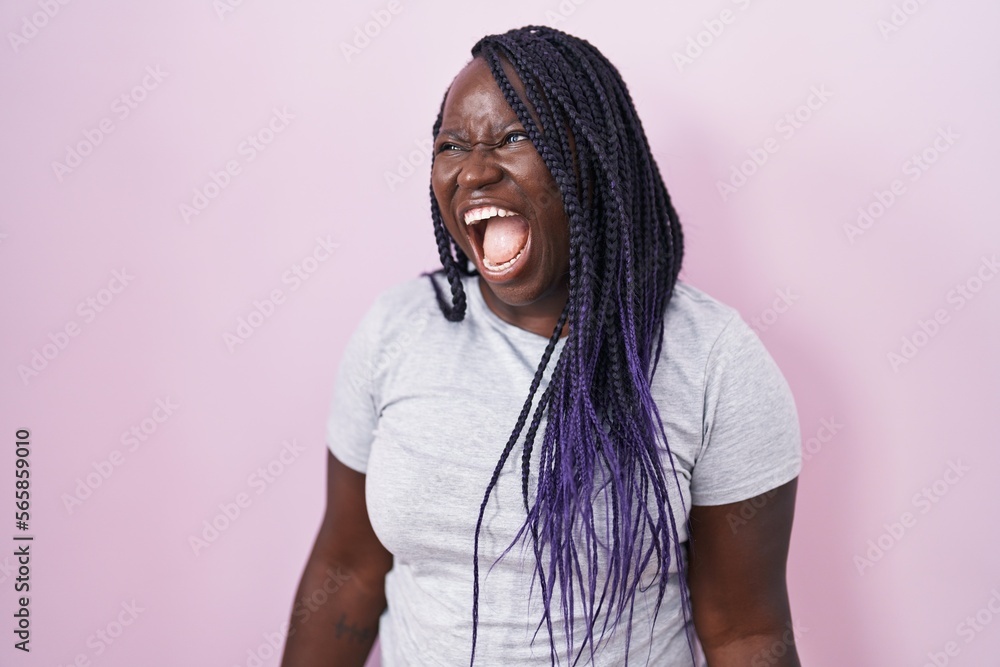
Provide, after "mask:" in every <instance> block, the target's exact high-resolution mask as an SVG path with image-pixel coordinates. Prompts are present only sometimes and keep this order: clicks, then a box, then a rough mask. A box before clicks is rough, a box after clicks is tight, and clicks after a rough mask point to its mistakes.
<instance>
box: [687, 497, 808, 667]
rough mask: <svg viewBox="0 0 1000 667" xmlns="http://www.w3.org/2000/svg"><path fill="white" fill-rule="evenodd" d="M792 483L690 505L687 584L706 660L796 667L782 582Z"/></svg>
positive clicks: (737, 666)
mask: <svg viewBox="0 0 1000 667" xmlns="http://www.w3.org/2000/svg"><path fill="white" fill-rule="evenodd" d="M797 483H798V478H795V479H793V480H791V481H790V482H787V483H786V484H783V485H781V486H779V487H778V488H776V489H773V490H771V491H768V492H767V493H763V494H761V495H759V496H757V497H756V498H751V499H748V500H744V501H741V502H736V503H729V504H726V505H715V506H699V505H695V506H692V508H691V531H690V532H691V537H690V561H689V569H688V583H689V585H690V591H691V606H692V610H693V612H694V625H695V630H696V631H697V633H698V638H699V640H700V641H701V644H702V648H704V650H705V657H706V659H707V660H708V664H709V666H710V667H747V666H748V665H749V667H765V666H768V667H799V658H798V654H797V652H796V650H795V637H794V634H793V632H792V616H791V611H790V609H789V604H788V590H787V588H786V585H785V563H786V560H787V558H788V543H789V539H790V537H791V530H792V516H793V514H794V509H795V491H796V486H797Z"/></svg>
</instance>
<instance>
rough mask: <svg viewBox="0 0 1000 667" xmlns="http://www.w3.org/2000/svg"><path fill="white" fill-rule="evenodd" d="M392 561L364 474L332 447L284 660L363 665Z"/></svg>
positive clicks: (302, 666) (295, 666)
mask: <svg viewBox="0 0 1000 667" xmlns="http://www.w3.org/2000/svg"><path fill="white" fill-rule="evenodd" d="M391 567H392V554H391V553H389V552H388V551H387V550H386V549H385V547H384V546H382V543H381V542H379V540H378V538H377V537H376V536H375V533H374V532H373V531H372V527H371V523H369V520H368V510H367V508H366V506H365V475H364V474H362V473H359V472H356V471H354V470H352V469H350V468H348V467H347V466H345V465H344V464H343V463H341V462H340V461H338V460H337V459H336V458H335V457H334V456H333V454H332V453H331V452H329V451H328V452H327V484H326V514H325V515H324V517H323V522H322V524H321V525H320V529H319V534H318V535H317V536H316V541H315V543H314V545H313V549H312V553H311V554H310V555H309V560H308V561H307V562H306V566H305V571H304V572H303V573H302V579H301V581H300V583H299V588H298V591H297V592H296V594H295V606H294V609H293V611H292V620H291V625H290V626H289V630H288V640H287V642H286V644H285V654H284V657H283V658H282V661H281V667H320V666H322V667H362V666H363V665H364V664H365V660H366V659H367V657H368V653H369V652H370V651H371V648H372V645H373V644H374V643H375V637H376V635H377V634H378V620H379V616H380V615H381V614H382V612H383V611H384V610H385V608H386V601H385V575H386V573H387V572H388V571H389V570H390V569H391Z"/></svg>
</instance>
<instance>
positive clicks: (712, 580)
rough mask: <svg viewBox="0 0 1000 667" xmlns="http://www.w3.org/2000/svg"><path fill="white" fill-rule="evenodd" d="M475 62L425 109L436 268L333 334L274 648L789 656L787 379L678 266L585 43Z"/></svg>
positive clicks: (630, 130) (652, 181)
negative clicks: (314, 455)
mask: <svg viewBox="0 0 1000 667" xmlns="http://www.w3.org/2000/svg"><path fill="white" fill-rule="evenodd" d="M472 55H473V59H472V61H471V62H470V63H469V64H468V65H467V66H466V67H465V68H464V69H463V70H462V71H461V72H460V73H459V74H458V76H457V77H456V78H455V79H454V81H453V82H452V84H451V86H450V87H449V89H448V91H447V93H446V95H445V98H444V100H443V102H442V106H441V111H440V113H439V116H438V119H437V122H436V123H435V124H434V130H433V134H434V142H435V143H434V156H433V162H432V167H431V197H430V198H431V213H432V219H433V223H434V232H435V236H436V239H437V244H438V248H439V250H440V255H441V262H442V265H443V268H442V269H440V270H439V271H436V272H434V273H431V274H424V275H423V276H421V277H418V278H414V279H413V280H410V281H408V282H406V283H404V284H402V285H398V286H395V287H393V288H391V289H389V290H387V291H385V292H383V293H382V294H381V295H380V296H379V298H378V299H377V300H376V302H375V304H374V305H373V306H372V307H371V309H370V310H369V311H368V313H367V314H366V316H365V317H364V319H363V321H362V322H361V324H360V325H359V327H358V329H357V330H356V331H355V333H354V335H353V336H352V338H351V340H350V342H349V344H348V346H347V349H346V351H345V355H344V358H343V360H342V362H341V366H340V368H339V370H338V375H337V382H336V389H335V392H334V398H333V403H332V408H331V413H330V418H329V422H328V425H327V438H328V445H329V447H330V452H331V453H330V456H329V467H328V491H327V493H328V495H327V510H326V516H325V518H324V520H323V524H322V526H321V528H320V531H319V535H318V537H317V539H316V543H315V546H314V548H313V551H312V554H311V556H310V558H309V561H308V563H307V565H306V568H305V572H304V574H303V577H302V581H301V584H300V586H299V590H298V594H297V599H298V600H300V604H299V605H297V606H296V611H295V612H294V613H293V617H292V623H291V627H290V631H289V635H290V636H289V640H288V643H287V646H286V652H285V658H284V662H283V664H284V665H285V666H286V667H292V666H293V665H294V666H296V667H306V666H310V665H327V666H329V665H362V664H364V661H365V657H366V656H367V654H368V652H369V649H370V648H371V646H372V644H373V642H374V640H375V638H376V636H378V637H380V639H381V647H382V664H383V665H384V666H385V667H394V666H397V665H461V664H465V663H469V664H480V665H501V664H502V665H516V666H520V665H548V664H556V663H558V664H578V665H582V664H593V665H616V666H617V665H625V664H630V665H691V664H696V665H703V664H705V659H707V664H709V665H711V666H712V667H725V666H728V665H740V666H741V667H742V666H745V665H757V664H760V665H798V664H799V663H798V658H797V656H796V651H795V646H794V637H793V636H792V633H791V615H790V611H789V604H788V596H787V592H786V586H785V562H786V558H787V551H788V543H789V536H790V532H791V525H792V515H793V507H794V499H795V489H796V481H797V475H798V473H799V470H800V467H801V455H800V442H799V430H798V421H797V416H796V412H795V405H794V401H793V398H792V396H791V393H790V391H789V388H788V385H787V383H786V382H785V380H784V378H783V376H782V375H781V372H780V371H779V370H778V368H777V367H776V365H775V364H774V361H773V360H772V359H771V357H770V356H769V355H768V353H767V352H766V350H765V349H764V347H763V345H762V344H761V343H760V340H759V339H758V338H757V337H756V335H755V334H754V333H753V331H752V330H751V329H750V328H749V327H748V326H747V325H746V323H745V322H744V321H743V320H742V319H741V318H740V317H739V315H738V314H737V312H736V311H735V310H734V309H733V308H731V307H729V306H726V305H724V304H721V303H719V302H718V301H716V300H714V299H712V298H711V297H709V296H708V295H706V294H704V293H703V292H701V291H699V290H697V289H696V288H694V287H692V286H689V285H687V284H685V283H683V282H682V281H678V280H677V276H678V272H679V271H680V266H681V259H682V257H683V236H682V234H681V228H680V224H679V221H678V219H677V215H676V213H675V211H674V209H673V206H672V204H671V201H670V198H669V196H668V194H667V191H666V188H665V187H664V184H663V181H662V178H661V177H660V174H659V171H658V169H657V166H656V163H655V161H654V160H653V156H652V154H651V152H650V149H649V145H648V142H647V140H646V137H645V134H644V132H643V129H642V125H641V124H640V122H639V119H638V117H637V115H636V112H635V108H634V106H633V104H632V101H631V98H630V97H629V94H628V91H627V89H626V87H625V84H624V83H623V82H622V80H621V77H620V75H619V74H618V72H617V70H616V69H615V68H614V67H613V66H612V65H611V64H610V63H609V62H608V61H607V60H606V59H605V58H604V57H603V56H602V55H601V54H600V53H599V52H598V51H597V49H595V48H594V47H593V46H591V45H590V44H589V43H587V42H585V41H583V40H580V39H577V38H575V37H572V36H570V35H567V34H565V33H562V32H560V31H557V30H554V29H551V28H545V27H535V26H530V27H526V28H522V29H519V30H512V31H510V32H508V33H505V34H503V35H491V36H488V37H485V38H483V39H482V40H480V41H479V42H478V43H477V44H476V45H475V46H474V47H473V49H472ZM442 315H443V316H442ZM525 392H526V394H527V396H525ZM689 520H690V521H689ZM334 578H335V579H336V585H334V586H331V585H330V582H331V581H332V580H333V579H334ZM321 589H323V590H325V591H326V592H328V593H329V594H328V595H323V596H320V598H319V599H322V600H323V603H322V604H315V603H314V604H301V601H306V602H308V601H309V600H312V601H313V602H315V600H316V599H318V598H317V597H316V596H315V595H314V593H315V592H316V591H319V590H321ZM331 589H332V590H331ZM306 612H308V613H306ZM702 653H703V655H702Z"/></svg>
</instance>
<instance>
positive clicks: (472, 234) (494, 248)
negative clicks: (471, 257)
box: [463, 206, 530, 277]
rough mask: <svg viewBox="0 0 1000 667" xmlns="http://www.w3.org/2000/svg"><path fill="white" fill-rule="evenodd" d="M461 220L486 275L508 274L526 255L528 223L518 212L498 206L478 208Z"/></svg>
mask: <svg viewBox="0 0 1000 667" xmlns="http://www.w3.org/2000/svg"><path fill="white" fill-rule="evenodd" d="M463 217H464V222H465V225H466V228H467V230H468V232H469V239H470V240H471V241H472V245H473V248H474V249H475V251H476V255H477V259H478V260H479V263H480V265H481V266H482V267H483V268H484V269H485V272H487V273H490V274H493V275H495V276H497V277H499V276H500V275H504V274H507V273H509V272H511V271H512V270H513V269H514V267H515V266H517V265H518V263H519V262H520V261H521V259H522V258H523V257H524V255H525V254H526V250H527V248H528V240H529V238H530V233H529V227H528V221H527V220H525V219H524V216H522V215H521V214H520V213H517V212H516V211H512V210H510V209H505V208H501V207H499V206H477V207H474V208H471V209H469V210H468V211H466V212H465V214H464V216H463Z"/></svg>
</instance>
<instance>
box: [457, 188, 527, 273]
mask: <svg viewBox="0 0 1000 667" xmlns="http://www.w3.org/2000/svg"><path fill="white" fill-rule="evenodd" d="M481 206H496V207H497V208H503V209H507V210H508V211H512V212H514V213H516V214H517V215H519V216H520V217H522V218H524V220H525V222H527V223H528V240H527V241H525V243H524V247H523V248H522V249H521V258H520V259H518V260H517V261H516V262H514V264H513V266H508V267H507V268H506V269H503V270H502V271H495V270H492V269H490V268H488V267H487V266H486V262H484V261H483V256H482V248H483V233H484V231H485V225H483V226H482V229H479V227H480V226H479V225H478V223H475V224H471V225H466V224H465V214H466V213H467V212H468V211H471V210H472V209H474V208H479V207H481ZM456 221H457V222H458V223H459V225H460V226H462V227H463V228H464V229H465V234H466V238H468V240H469V245H470V246H471V247H472V252H473V255H474V258H475V260H476V266H477V268H478V269H479V273H480V274H481V275H482V276H483V277H484V278H487V279H488V280H490V281H491V282H500V281H507V280H512V279H514V278H516V277H518V275H519V274H520V273H521V272H522V271H523V270H524V267H525V265H526V264H527V263H528V259H529V255H530V253H531V237H532V234H531V222H530V221H529V220H528V217H527V216H526V215H524V214H523V213H521V212H520V211H519V210H518V209H517V208H515V207H513V206H511V205H510V204H507V203H506V202H501V201H497V200H495V199H476V200H473V201H470V202H467V203H465V204H464V205H462V206H461V207H460V208H459V209H458V215H457V218H456Z"/></svg>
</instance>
